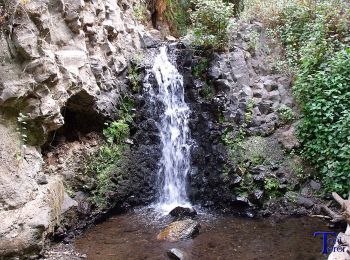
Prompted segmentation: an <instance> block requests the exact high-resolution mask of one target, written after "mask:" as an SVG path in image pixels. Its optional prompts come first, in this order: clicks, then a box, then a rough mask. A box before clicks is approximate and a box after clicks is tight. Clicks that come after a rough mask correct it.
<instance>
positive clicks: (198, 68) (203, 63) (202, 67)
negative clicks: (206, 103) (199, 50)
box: [192, 58, 209, 78]
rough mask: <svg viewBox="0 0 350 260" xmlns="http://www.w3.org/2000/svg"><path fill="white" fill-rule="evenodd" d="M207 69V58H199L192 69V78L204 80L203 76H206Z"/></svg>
mask: <svg viewBox="0 0 350 260" xmlns="http://www.w3.org/2000/svg"><path fill="white" fill-rule="evenodd" d="M208 68H209V60H208V59H207V58H201V59H200V60H199V61H198V63H197V64H196V65H195V66H194V68H193V72H192V73H193V76H195V77H196V78H205V77H204V75H205V74H206V72H207V70H208Z"/></svg>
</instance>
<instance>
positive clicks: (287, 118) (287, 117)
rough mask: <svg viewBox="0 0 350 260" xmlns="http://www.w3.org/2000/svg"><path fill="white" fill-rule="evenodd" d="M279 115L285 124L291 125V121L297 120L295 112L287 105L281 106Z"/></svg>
mask: <svg viewBox="0 0 350 260" xmlns="http://www.w3.org/2000/svg"><path fill="white" fill-rule="evenodd" d="M277 113H278V116H279V118H280V120H281V121H282V123H283V124H287V123H290V122H291V121H293V120H294V119H295V114H294V112H293V110H292V109H291V108H290V107H288V106H286V105H281V106H280V107H279V108H278V109H277Z"/></svg>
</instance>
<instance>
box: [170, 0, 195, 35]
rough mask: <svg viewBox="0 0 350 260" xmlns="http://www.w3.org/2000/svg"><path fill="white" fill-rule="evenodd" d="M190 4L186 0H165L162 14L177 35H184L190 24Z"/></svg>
mask: <svg viewBox="0 0 350 260" xmlns="http://www.w3.org/2000/svg"><path fill="white" fill-rule="evenodd" d="M190 4H191V3H190V1H188V0H167V9H166V10H165V13H164V16H165V18H166V19H167V21H168V22H169V23H170V26H171V29H172V31H173V32H174V33H175V34H176V35H177V36H183V35H186V33H187V28H188V27H189V26H190V24H191V20H190V15H189V9H190Z"/></svg>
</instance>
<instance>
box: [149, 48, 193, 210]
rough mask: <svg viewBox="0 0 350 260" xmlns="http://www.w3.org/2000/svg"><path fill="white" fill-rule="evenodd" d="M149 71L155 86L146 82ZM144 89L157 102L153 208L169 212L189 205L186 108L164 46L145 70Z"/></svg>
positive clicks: (177, 74) (178, 78) (177, 73)
mask: <svg viewBox="0 0 350 260" xmlns="http://www.w3.org/2000/svg"><path fill="white" fill-rule="evenodd" d="M150 73H152V74H153V75H154V77H155V79H156V81H157V84H158V89H154V88H156V87H155V86H152V85H151V84H150V83H149V80H148V79H149V76H150ZM145 89H146V90H147V91H148V93H149V95H150V99H151V100H150V101H151V102H152V103H153V104H160V107H161V109H160V111H161V112H160V117H159V122H157V125H158V129H159V132H160V137H161V145H162V156H161V159H160V165H159V171H158V177H159V189H160V190H159V199H158V202H157V204H156V209H158V210H160V211H162V212H164V213H168V212H169V211H170V210H172V209H173V208H175V207H176V206H185V207H186V206H187V207H188V206H190V203H189V200H188V196H187V193H186V176H187V174H188V173H189V171H190V130H189V127H188V118H189V114H190V110H189V107H188V106H187V104H186V103H185V101H184V86H183V77H182V76H181V74H180V73H179V72H178V70H177V69H176V67H175V66H174V65H173V64H172V63H171V62H170V61H169V58H168V55H167V48H166V47H165V46H163V47H161V48H160V53H159V54H158V56H157V57H156V58H155V60H154V65H153V68H152V69H151V70H149V71H148V73H147V76H146V80H145Z"/></svg>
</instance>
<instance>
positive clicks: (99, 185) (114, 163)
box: [86, 97, 134, 208]
mask: <svg viewBox="0 0 350 260" xmlns="http://www.w3.org/2000/svg"><path fill="white" fill-rule="evenodd" d="M133 106H134V104H133V102H132V100H131V99H129V98H128V97H124V98H123V99H122V100H121V102H120V107H119V111H118V112H119V117H120V119H119V120H118V121H113V122H111V123H107V124H106V126H107V127H106V128H105V129H104V130H103V135H104V137H105V140H106V141H105V143H104V144H103V145H102V146H101V147H100V149H99V151H98V152H97V153H96V154H94V155H93V156H92V157H91V159H90V162H89V163H88V165H87V166H86V172H87V173H88V174H90V175H92V176H94V179H95V180H96V183H95V186H96V187H94V189H93V191H92V195H93V200H94V202H95V203H96V204H97V206H98V207H99V208H103V207H105V206H106V204H107V201H108V192H110V191H113V190H114V188H115V186H116V184H117V183H116V180H117V179H118V178H119V177H121V176H120V173H119V172H118V167H120V166H121V165H122V162H123V160H124V159H125V156H124V154H125V152H126V150H127V148H128V144H127V143H126V140H127V139H128V138H129V136H130V127H129V124H130V123H132V121H133V115H132V114H130V111H131V109H132V108H133Z"/></svg>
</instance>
